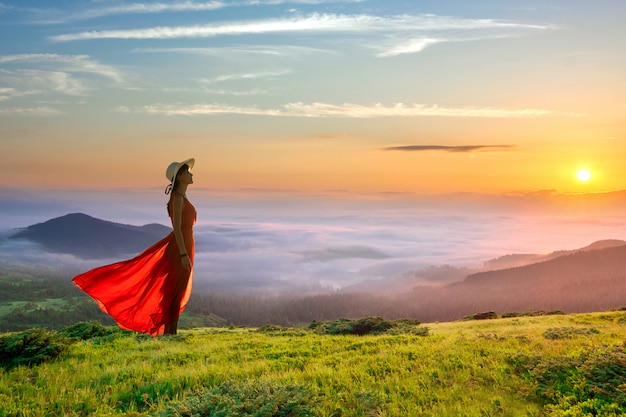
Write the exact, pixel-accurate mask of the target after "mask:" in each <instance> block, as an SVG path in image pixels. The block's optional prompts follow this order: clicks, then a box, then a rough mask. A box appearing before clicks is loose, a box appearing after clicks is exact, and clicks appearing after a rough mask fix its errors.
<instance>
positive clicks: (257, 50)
mask: <svg viewBox="0 0 626 417" xmlns="http://www.w3.org/2000/svg"><path fill="white" fill-rule="evenodd" d="M132 52H136V53H146V54H152V53H179V54H193V55H209V56H219V57H223V56H226V57H232V56H233V55H234V54H239V55H269V56H294V55H309V54H314V53H316V54H317V53H329V52H332V51H330V50H328V49H321V48H312V47H308V46H298V45H278V46H276V45H236V46H223V47H216V48H193V47H191V48H135V49H133V50H132Z"/></svg>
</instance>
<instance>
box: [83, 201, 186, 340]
mask: <svg viewBox="0 0 626 417" xmlns="http://www.w3.org/2000/svg"><path fill="white" fill-rule="evenodd" d="M175 193H176V192H172V196H171V197H170V201H169V203H168V212H169V215H170V217H171V216H172V213H171V206H172V197H173V196H174V194H175ZM183 199H184V204H183V213H182V232H183V237H184V240H185V249H186V250H187V254H188V255H189V256H190V258H191V260H192V262H193V258H194V239H193V225H194V224H195V222H196V209H195V207H194V206H193V205H192V204H191V202H189V200H187V198H186V197H185V196H183ZM192 281H193V268H192V270H191V271H189V270H186V269H185V268H183V265H182V261H181V257H180V251H179V250H178V245H177V244H176V239H175V237H174V232H171V233H170V234H169V235H167V236H166V237H165V238H163V239H161V240H160V241H158V242H157V243H155V244H154V245H152V246H151V247H149V248H148V249H146V250H145V251H143V252H142V253H141V254H139V255H137V256H136V257H134V258H133V259H129V260H127V261H122V262H117V263H114V264H111V265H106V266H101V267H99V268H96V269H92V270H91V271H87V272H85V273H83V274H81V275H78V276H76V277H74V279H72V282H73V283H74V284H75V285H76V286H77V287H78V288H80V289H81V290H83V291H85V292H86V293H87V294H89V296H91V297H92V298H93V299H94V300H96V301H97V302H98V305H99V306H100V308H101V309H102V311H104V312H105V313H107V314H108V315H110V316H111V317H112V318H113V319H114V320H115V321H116V322H117V323H118V325H119V326H120V327H121V328H123V329H126V330H132V331H137V332H142V333H148V334H150V335H152V336H158V335H161V334H163V333H164V330H165V326H166V325H167V324H168V323H171V322H172V320H176V319H178V316H179V315H180V314H181V313H182V312H183V310H185V307H186V306H187V302H188V301H189V297H190V295H191V286H192Z"/></svg>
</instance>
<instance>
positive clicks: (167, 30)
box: [50, 13, 546, 48]
mask: <svg viewBox="0 0 626 417" xmlns="http://www.w3.org/2000/svg"><path fill="white" fill-rule="evenodd" d="M545 28H546V26H543V25H530V24H523V23H515V22H507V21H499V20H494V19H462V18H456V17H450V16H435V15H417V16H410V15H401V16H391V17H383V16H372V15H343V14H319V13H314V14H311V15H309V16H298V17H290V18H279V19H265V20H250V21H239V22H228V23H221V24H210V25H194V26H170V27H168V26H161V27H151V28H142V29H122V30H103V31H89V32H79V33H68V34H63V35H56V36H52V37H51V38H50V39H52V40H54V41H58V42H68V41H79V40H91V39H174V38H204V37H214V36H227V35H244V34H263V33H281V32H283V33H293V32H327V33H342V32H343V33H346V32H362V33H366V34H369V33H372V32H391V33H397V32H406V31H410V32H413V33H415V32H420V31H421V32H424V31H441V30H478V29H545ZM414 48H415V47H414Z"/></svg>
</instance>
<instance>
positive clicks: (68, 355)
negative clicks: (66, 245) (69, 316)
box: [0, 311, 626, 417]
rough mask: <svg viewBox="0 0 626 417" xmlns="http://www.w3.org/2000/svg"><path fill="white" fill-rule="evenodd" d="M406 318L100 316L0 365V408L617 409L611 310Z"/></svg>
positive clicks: (32, 412) (623, 317)
mask: <svg viewBox="0 0 626 417" xmlns="http://www.w3.org/2000/svg"><path fill="white" fill-rule="evenodd" d="M418 327H420V328H424V327H426V328H428V331H427V332H422V333H424V334H423V335H417V334H405V333H403V334H382V335H365V336H356V335H328V334H319V333H316V332H314V331H312V330H308V329H295V328H293V329H292V328H278V327H267V328H262V329H251V328H229V329H228V328H198V329H193V330H183V331H181V332H180V334H179V335H177V336H167V337H158V338H151V337H148V336H144V335H138V334H134V333H129V332H120V331H114V330H111V331H110V333H109V334H106V335H103V336H99V337H91V338H87V339H86V340H77V341H74V342H72V343H71V344H69V345H67V346H66V348H65V349H64V350H63V351H62V352H61V353H60V355H59V356H57V357H56V358H53V359H50V360H46V361H44V362H42V363H40V364H34V365H33V364H31V365H30V366H29V365H17V366H5V367H4V368H3V369H2V372H1V374H0V415H1V416H33V417H34V416H259V417H261V416H285V417H287V416H328V417H331V416H332V417H339V416H380V417H382V416H386V417H390V416H438V417H443V416H451V417H452V416H454V417H458V416H585V415H606V416H618V415H624V414H623V413H624V412H625V410H626V354H625V352H626V351H625V349H624V343H625V341H626V313H625V312H623V311H615V312H606V313H593V314H576V315H550V316H534V317H527V316H524V317H516V318H506V319H502V318H500V319H495V320H480V321H477V320H472V321H459V322H448V323H429V324H422V325H419V326H418ZM111 329H112V328H111ZM46 334H47V336H48V337H49V338H51V340H52V339H54V338H55V337H56V332H52V331H51V332H49V333H46ZM0 336H1V335H0ZM3 337H5V338H6V337H7V335H4V336H3ZM1 356H2V355H1V354H0V359H1V358H2V357H1ZM5 359H6V358H5ZM568 384H569V385H568ZM607 398H608V399H607Z"/></svg>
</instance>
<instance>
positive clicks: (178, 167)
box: [170, 158, 196, 183]
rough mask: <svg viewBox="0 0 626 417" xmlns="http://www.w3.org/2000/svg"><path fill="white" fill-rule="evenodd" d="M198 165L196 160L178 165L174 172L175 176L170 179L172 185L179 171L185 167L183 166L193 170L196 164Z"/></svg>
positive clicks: (189, 160)
mask: <svg viewBox="0 0 626 417" xmlns="http://www.w3.org/2000/svg"><path fill="white" fill-rule="evenodd" d="M195 163H196V160H195V158H189V159H187V160H185V161H183V162H179V163H178V165H177V166H176V169H175V170H174V176H173V177H172V178H170V181H171V182H172V183H174V180H175V179H176V177H177V176H178V171H180V169H181V168H182V167H183V165H187V166H188V167H189V169H191V168H193V166H194V164H195Z"/></svg>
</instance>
